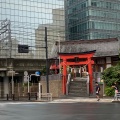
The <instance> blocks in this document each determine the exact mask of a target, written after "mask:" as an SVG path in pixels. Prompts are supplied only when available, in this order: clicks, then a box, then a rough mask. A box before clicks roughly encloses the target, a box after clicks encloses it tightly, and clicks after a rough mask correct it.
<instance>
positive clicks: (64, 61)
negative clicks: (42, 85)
mask: <svg viewBox="0 0 120 120" xmlns="http://www.w3.org/2000/svg"><path fill="white" fill-rule="evenodd" d="M66 82H67V66H66V59H64V60H63V80H62V93H63V94H64V95H65V94H66Z"/></svg>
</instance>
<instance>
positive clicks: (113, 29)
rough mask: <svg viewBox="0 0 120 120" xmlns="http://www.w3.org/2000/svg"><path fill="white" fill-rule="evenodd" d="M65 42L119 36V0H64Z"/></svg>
mask: <svg viewBox="0 0 120 120" xmlns="http://www.w3.org/2000/svg"><path fill="white" fill-rule="evenodd" d="M65 22H66V28H65V29H66V40H80V39H102V38H111V37H119V36H120V0H65Z"/></svg>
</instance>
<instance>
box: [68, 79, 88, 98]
mask: <svg viewBox="0 0 120 120" xmlns="http://www.w3.org/2000/svg"><path fill="white" fill-rule="evenodd" d="M68 95H69V96H75V97H86V96H88V94H87V85H86V81H71V82H70V86H69V93H68Z"/></svg>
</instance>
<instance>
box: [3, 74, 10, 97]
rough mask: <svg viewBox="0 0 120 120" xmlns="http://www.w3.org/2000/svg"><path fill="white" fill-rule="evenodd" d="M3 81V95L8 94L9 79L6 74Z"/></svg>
mask: <svg viewBox="0 0 120 120" xmlns="http://www.w3.org/2000/svg"><path fill="white" fill-rule="evenodd" d="M3 82H4V96H6V95H7V94H9V79H8V77H7V76H5V77H4V78H3Z"/></svg>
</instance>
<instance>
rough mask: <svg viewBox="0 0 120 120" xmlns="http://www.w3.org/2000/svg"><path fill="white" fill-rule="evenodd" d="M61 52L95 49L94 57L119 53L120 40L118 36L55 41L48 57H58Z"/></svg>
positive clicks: (80, 51)
mask: <svg viewBox="0 0 120 120" xmlns="http://www.w3.org/2000/svg"><path fill="white" fill-rule="evenodd" d="M59 47H60V52H61V53H82V52H87V51H93V50H96V52H95V54H94V57H102V56H116V55H119V50H120V40H119V39H118V38H108V39H96V40H73V41H72V40H71V41H61V42H60V46H59V42H56V44H55V45H53V48H52V51H51V55H50V58H56V57H58V52H59Z"/></svg>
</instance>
